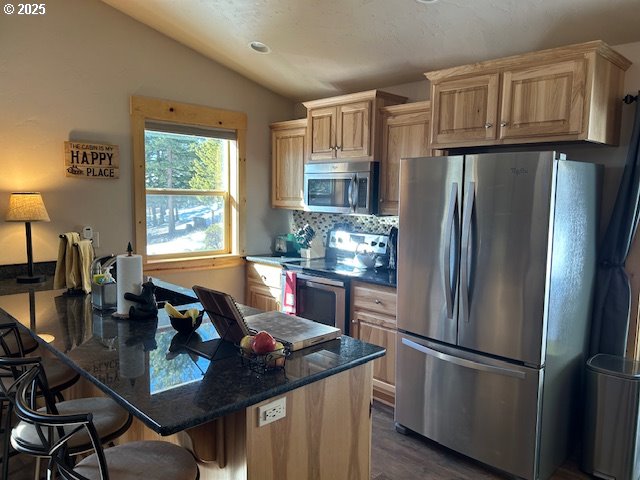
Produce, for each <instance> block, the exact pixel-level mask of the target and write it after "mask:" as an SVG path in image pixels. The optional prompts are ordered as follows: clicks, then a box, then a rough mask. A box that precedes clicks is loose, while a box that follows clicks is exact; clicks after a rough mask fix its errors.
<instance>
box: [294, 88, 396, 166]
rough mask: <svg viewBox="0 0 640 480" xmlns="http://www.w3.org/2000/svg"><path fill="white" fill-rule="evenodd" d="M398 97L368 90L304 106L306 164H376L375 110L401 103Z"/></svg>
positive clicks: (376, 116)
mask: <svg viewBox="0 0 640 480" xmlns="http://www.w3.org/2000/svg"><path fill="white" fill-rule="evenodd" d="M406 100H407V99H406V98H405V97H401V96H398V95H393V94H390V93H386V92H382V91H380V90H370V91H367V92H361V93H353V94H350V95H342V96H340V97H331V98H324V99H322V100H312V101H309V102H304V103H303V105H304V106H305V107H306V108H307V133H308V137H307V138H308V142H307V154H306V161H307V162H335V161H351V160H357V161H378V160H379V157H378V154H379V152H380V138H379V137H380V135H379V131H380V127H381V123H380V118H379V114H378V110H379V109H380V108H381V107H385V106H387V105H396V104H399V103H404V102H405V101H406Z"/></svg>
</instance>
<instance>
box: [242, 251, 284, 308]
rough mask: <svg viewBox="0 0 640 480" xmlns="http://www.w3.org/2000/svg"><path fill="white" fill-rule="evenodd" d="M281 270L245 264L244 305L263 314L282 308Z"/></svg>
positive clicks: (259, 264)
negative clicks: (245, 285)
mask: <svg viewBox="0 0 640 480" xmlns="http://www.w3.org/2000/svg"><path fill="white" fill-rule="evenodd" d="M281 275H282V269H281V268H280V267H276V266H273V265H265V264H263V263H257V262H247V288H246V294H245V302H244V303H245V304H246V305H249V306H250V307H254V308H258V309H260V310H262V311H265V312H270V311H273V310H278V311H279V310H280V309H281V307H282V300H281V298H282V288H281V281H282V280H281Z"/></svg>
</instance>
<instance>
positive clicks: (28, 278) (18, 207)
mask: <svg viewBox="0 0 640 480" xmlns="http://www.w3.org/2000/svg"><path fill="white" fill-rule="evenodd" d="M5 220H6V221H7V222H24V225H25V229H26V232H27V266H28V273H27V275H21V276H19V277H18V278H17V279H16V280H17V281H18V283H39V282H44V279H45V276H44V275H34V274H33V250H32V248H31V222H48V221H49V214H48V213H47V209H46V208H45V207H44V203H43V201H42V196H41V195H40V192H14V193H12V194H11V196H10V197H9V210H8V211H7V216H6V217H5Z"/></svg>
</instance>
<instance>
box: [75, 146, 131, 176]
mask: <svg viewBox="0 0 640 480" xmlns="http://www.w3.org/2000/svg"><path fill="white" fill-rule="evenodd" d="M64 168H65V174H66V176H67V177H83V178H119V177H120V147H118V145H107V144H103V143H87V142H64Z"/></svg>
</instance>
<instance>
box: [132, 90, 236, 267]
mask: <svg viewBox="0 0 640 480" xmlns="http://www.w3.org/2000/svg"><path fill="white" fill-rule="evenodd" d="M131 105H132V115H131V116H132V130H133V143H134V164H135V167H136V168H135V173H134V183H135V188H134V198H135V217H136V239H135V241H136V250H137V252H138V253H140V254H142V255H143V258H144V259H145V270H153V269H160V268H174V267H178V268H185V266H189V265H191V266H194V267H202V266H207V265H209V266H210V265H213V264H214V263H213V262H212V261H211V260H212V259H221V258H229V257H230V256H234V255H239V254H241V248H240V244H241V242H240V229H239V225H240V214H241V209H240V205H241V204H242V202H240V201H239V198H240V190H241V186H242V182H241V181H240V180H241V178H242V175H241V174H240V171H241V165H242V162H241V158H242V151H243V150H244V145H243V143H244V133H245V130H246V116H245V115H244V114H240V113H237V112H228V111H225V110H217V109H213V108H209V107H201V106H196V105H187V104H179V103H176V102H169V101H164V100H155V99H149V98H143V97H132V99H131ZM178 262H182V263H186V264H187V265H178ZM218 263H219V262H218Z"/></svg>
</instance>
